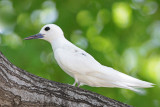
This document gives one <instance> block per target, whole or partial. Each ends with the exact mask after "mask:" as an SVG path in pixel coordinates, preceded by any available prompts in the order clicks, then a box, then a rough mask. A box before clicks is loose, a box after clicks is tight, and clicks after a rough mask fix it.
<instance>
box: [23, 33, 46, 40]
mask: <svg viewBox="0 0 160 107" xmlns="http://www.w3.org/2000/svg"><path fill="white" fill-rule="evenodd" d="M43 35H44V34H41V33H38V34H36V35H32V36H29V37H26V38H24V39H25V40H29V39H39V38H43V37H44V36H43Z"/></svg>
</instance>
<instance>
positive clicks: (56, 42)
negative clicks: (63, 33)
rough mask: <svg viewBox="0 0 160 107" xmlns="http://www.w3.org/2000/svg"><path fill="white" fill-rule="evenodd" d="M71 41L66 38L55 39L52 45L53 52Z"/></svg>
mask: <svg viewBox="0 0 160 107" xmlns="http://www.w3.org/2000/svg"><path fill="white" fill-rule="evenodd" d="M68 42H69V41H68V40H67V39H66V38H65V37H59V38H56V39H54V40H53V41H52V42H50V43H51V45H52V49H53V51H55V50H56V49H58V48H62V47H64V46H65V45H66V44H67V43H68Z"/></svg>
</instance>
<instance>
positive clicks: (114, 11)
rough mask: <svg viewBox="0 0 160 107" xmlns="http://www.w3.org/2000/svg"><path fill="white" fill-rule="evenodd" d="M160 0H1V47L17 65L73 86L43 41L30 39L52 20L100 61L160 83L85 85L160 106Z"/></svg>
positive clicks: (139, 106) (144, 106)
mask: <svg viewBox="0 0 160 107" xmlns="http://www.w3.org/2000/svg"><path fill="white" fill-rule="evenodd" d="M159 6H160V1H159V0H123V1H122V0H32V1H31V0H0V51H2V53H3V54H4V55H5V56H6V57H7V58H8V59H9V60H10V61H11V62H12V63H13V64H15V65H16V66H18V67H20V68H22V69H24V70H26V71H28V72H30V73H32V74H35V75H38V76H40V77H43V78H47V79H49V80H53V81H57V82H61V83H69V84H73V82H74V80H73V78H71V77H70V76H68V75H67V74H66V73H64V72H63V71H62V70H61V69H60V67H59V66H58V65H57V63H56V61H55V59H54V57H53V52H52V49H51V46H50V44H49V43H47V42H46V41H43V40H30V41H25V40H23V38H25V37H27V36H30V35H33V34H36V33H38V32H39V31H40V29H41V27H42V26H43V25H45V24H48V23H55V24H57V25H59V26H60V27H61V28H62V30H63V31H64V34H65V37H66V38H67V39H68V40H70V41H71V42H72V43H74V44H75V45H77V46H78V47H80V48H82V49H84V50H85V51H87V52H88V53H90V54H91V55H92V56H93V57H94V58H95V59H96V60H98V61H99V62H100V63H101V64H103V65H106V66H109V67H113V68H114V69H116V70H118V71H120V72H123V73H126V74H128V75H131V76H133V77H136V78H139V79H141V80H145V81H149V82H152V83H155V84H156V86H155V87H153V88H149V89H142V91H143V92H144V93H143V94H138V93H135V92H133V91H130V90H127V89H119V88H95V87H89V86H82V87H81V88H83V89H87V90H90V91H93V92H96V93H99V94H101V95H104V96H107V97H110V98H112V99H115V100H119V101H121V102H124V103H127V104H129V105H133V106H135V107H160V87H159V86H160V8H159Z"/></svg>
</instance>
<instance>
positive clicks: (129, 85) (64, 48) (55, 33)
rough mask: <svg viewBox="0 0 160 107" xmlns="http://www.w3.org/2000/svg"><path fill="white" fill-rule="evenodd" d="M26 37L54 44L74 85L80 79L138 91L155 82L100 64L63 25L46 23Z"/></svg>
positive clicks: (80, 83) (104, 85)
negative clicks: (64, 29) (33, 33)
mask: <svg viewBox="0 0 160 107" xmlns="http://www.w3.org/2000/svg"><path fill="white" fill-rule="evenodd" d="M25 39H26V40H28V39H44V40H46V41H48V42H49V43H50V44H51V45H52V49H53V51H54V57H55V59H56V61H57V63H58V65H59V66H60V67H61V68H62V69H63V70H64V71H65V72H66V73H67V74H68V75H70V76H71V77H73V78H74V79H75V82H74V84H73V85H74V86H75V85H76V83H77V84H78V86H81V85H89V86H92V87H117V88H126V89H130V90H133V91H139V90H138V89H137V88H149V87H153V86H152V85H154V84H152V83H149V82H146V81H142V80H139V79H136V78H133V77H131V76H128V75H126V74H124V73H121V72H119V71H117V70H114V69H113V68H110V67H107V66H104V65H102V64H100V63H99V62H98V61H96V60H95V59H94V58H93V57H92V56H91V55H90V54H88V53H87V52H85V51H84V50H82V49H80V48H78V47H77V46H75V45H74V44H72V43H71V42H69V41H68V40H67V39H66V38H65V37H64V34H63V31H62V29H61V28H60V27H59V26H57V25H55V24H47V25H45V26H44V27H42V29H41V30H40V32H39V33H38V34H36V35H33V36H29V37H27V38H25Z"/></svg>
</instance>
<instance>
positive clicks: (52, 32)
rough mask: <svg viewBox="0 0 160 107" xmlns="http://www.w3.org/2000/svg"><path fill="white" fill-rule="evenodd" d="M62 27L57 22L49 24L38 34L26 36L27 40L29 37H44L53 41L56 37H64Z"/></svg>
mask: <svg viewBox="0 0 160 107" xmlns="http://www.w3.org/2000/svg"><path fill="white" fill-rule="evenodd" d="M63 35H64V34H63V31H62V29H61V28H60V27H59V26H57V25H55V24H47V25H45V26H43V27H42V29H41V30H40V32H39V33H38V34H35V35H32V36H29V37H26V38H24V39H25V40H29V39H44V40H46V41H48V42H52V41H53V40H55V39H56V38H59V37H63Z"/></svg>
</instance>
